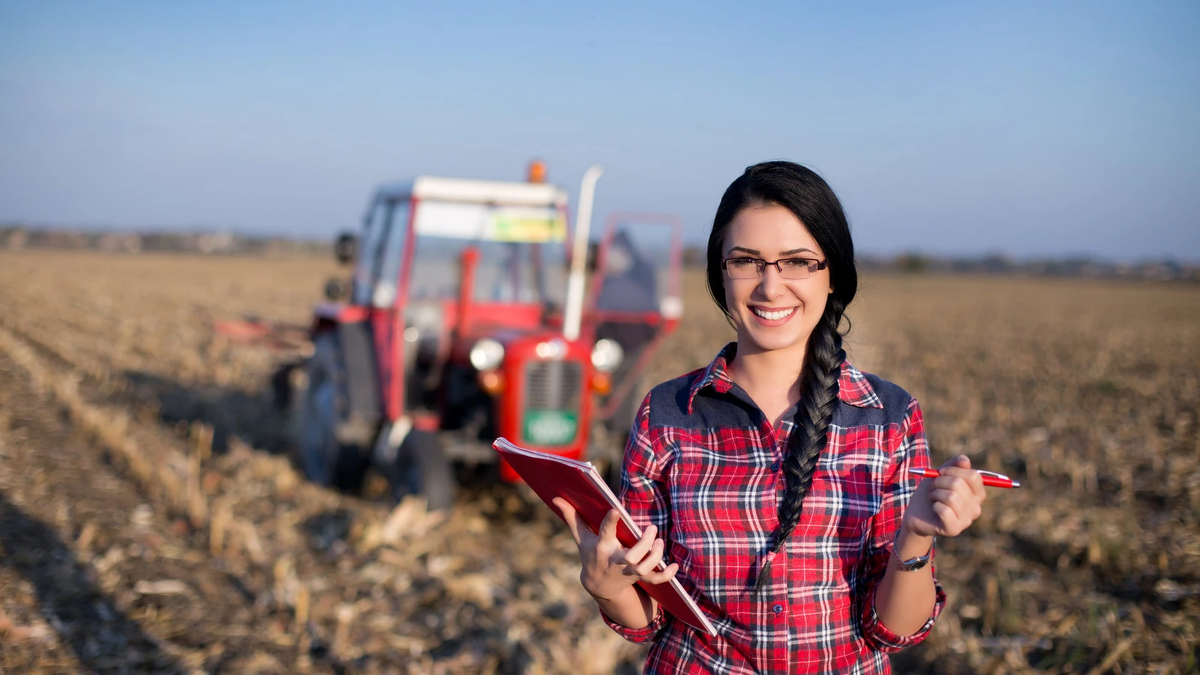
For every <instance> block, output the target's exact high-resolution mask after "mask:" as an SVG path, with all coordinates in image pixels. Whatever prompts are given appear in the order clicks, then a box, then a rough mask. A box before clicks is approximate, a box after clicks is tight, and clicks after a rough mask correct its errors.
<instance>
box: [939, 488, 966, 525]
mask: <svg viewBox="0 0 1200 675" xmlns="http://www.w3.org/2000/svg"><path fill="white" fill-rule="evenodd" d="M929 498H930V499H931V500H933V504H938V503H941V504H945V505H946V506H948V507H950V508H951V509H952V510H953V512H954V515H955V518H956V519H958V520H963V519H964V516H965V515H966V513H967V511H968V509H967V500H966V498H965V497H963V496H962V494H960V493H958V492H956V491H954V490H934V491H933V492H930V493H929Z"/></svg>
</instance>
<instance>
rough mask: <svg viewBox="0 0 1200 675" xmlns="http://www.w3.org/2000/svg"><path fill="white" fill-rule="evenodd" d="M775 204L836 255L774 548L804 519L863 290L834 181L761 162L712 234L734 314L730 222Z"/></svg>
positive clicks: (733, 193) (713, 265)
mask: <svg viewBox="0 0 1200 675" xmlns="http://www.w3.org/2000/svg"><path fill="white" fill-rule="evenodd" d="M768 205H778V206H782V207H784V208H786V209H787V210H789V211H791V212H792V213H793V214H794V215H795V216H796V217H797V218H799V219H800V222H801V223H803V224H804V227H805V228H806V229H807V230H808V232H809V234H811V235H812V237H813V239H816V240H817V244H818V245H820V247H821V250H822V251H824V252H825V259H826V260H828V261H829V283H830V286H831V287H832V289H833V292H832V293H830V295H829V298H828V300H827V301H826V304H825V312H824V314H822V315H821V319H820V320H819V321H818V322H817V325H816V327H815V328H813V332H812V335H811V336H810V337H809V340H808V346H807V349H806V350H805V357H804V363H803V364H802V372H801V380H800V407H799V410H798V411H797V413H796V419H795V420H794V424H795V426H794V428H793V430H792V434H791V437H790V439H789V441H788V455H787V457H786V458H785V459H784V463H783V467H784V476H785V479H786V481H787V490H786V492H785V493H784V497H783V501H782V502H781V503H780V505H779V529H778V530H776V532H775V536H774V537H773V538H772V541H771V552H773V553H777V552H778V551H779V550H780V549H781V548H782V547H783V544H784V542H785V541H787V538H788V535H790V534H791V533H792V530H793V529H795V527H796V524H797V523H798V522H799V521H800V507H801V505H802V504H803V503H804V496H805V495H806V494H808V489H809V487H810V486H811V485H812V479H813V474H814V473H816V469H817V459H818V457H819V456H820V454H821V451H822V450H824V449H825V443H826V438H827V434H828V431H829V424H830V421H831V420H832V419H833V411H834V409H835V408H837V402H838V377H839V375H840V374H841V369H842V363H843V362H844V361H845V360H846V352H845V350H843V349H842V333H841V332H839V330H838V329H839V327H840V325H841V322H842V314H843V313H844V312H845V311H846V306H847V305H849V304H850V301H851V300H853V299H854V294H855V292H856V291H857V290H858V272H857V270H856V269H855V267H854V242H853V241H851V238H850V226H849V224H848V223H847V222H846V215H845V213H844V212H843V211H842V204H841V202H839V201H838V198H837V195H835V194H834V193H833V190H832V189H831V188H830V187H829V184H828V183H826V182H825V181H824V180H823V179H822V178H821V177H820V176H818V175H817V174H816V173H815V172H813V171H812V170H811V169H809V168H807V167H803V166H800V165H799V164H793V163H792V162H778V161H777V162H763V163H762V164H755V165H754V166H751V167H748V168H747V169H746V171H745V172H744V173H743V174H742V175H741V176H739V177H738V178H737V180H735V181H733V183H731V184H730V185H729V188H728V189H726V190H725V194H724V195H723V196H722V197H721V204H720V206H718V207H717V215H716V217H715V218H713V227H712V232H711V233H710V234H709V236H708V270H707V277H708V292H709V294H711V295H712V297H713V300H715V301H716V303H717V306H718V307H720V308H721V311H722V312H723V313H724V314H725V317H726V318H727V319H728V318H730V313H729V306H728V305H727V304H726V302H725V284H724V276H723V274H722V272H721V260H722V258H724V256H725V251H724V247H725V237H726V234H727V233H728V232H729V224H730V223H731V222H733V219H734V218H735V217H737V214H738V213H740V212H741V211H742V210H743V209H745V208H748V207H754V206H768ZM769 572H770V563H769V562H768V563H767V565H765V566H764V567H763V570H762V572H761V573H760V574H759V576H758V579H757V580H756V582H755V587H756V588H759V587H761V586H762V583H763V580H764V579H765V578H767V577H768V576H769Z"/></svg>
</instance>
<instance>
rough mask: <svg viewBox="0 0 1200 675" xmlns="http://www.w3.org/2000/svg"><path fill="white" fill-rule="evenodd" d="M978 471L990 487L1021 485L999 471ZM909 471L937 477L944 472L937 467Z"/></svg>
mask: <svg viewBox="0 0 1200 675" xmlns="http://www.w3.org/2000/svg"><path fill="white" fill-rule="evenodd" d="M976 471H977V472H978V473H979V475H980V476H982V477H983V484H984V485H987V486H988V487H998V488H1016V487H1021V484H1020V483H1018V482H1017V481H1015V480H1013V479H1011V478H1009V477H1008V476H1005V475H1002V474H998V473H993V472H991V471H982V470H978V469H976ZM908 472H909V473H910V474H912V475H914V476H922V477H924V478H937V477H938V476H940V475H942V474H940V473H938V470H937V469H915V468H914V469H909V470H908Z"/></svg>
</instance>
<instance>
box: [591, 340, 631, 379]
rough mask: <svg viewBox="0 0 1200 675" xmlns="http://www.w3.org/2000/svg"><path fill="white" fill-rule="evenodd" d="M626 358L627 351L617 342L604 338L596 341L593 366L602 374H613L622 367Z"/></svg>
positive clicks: (593, 351)
mask: <svg viewBox="0 0 1200 675" xmlns="http://www.w3.org/2000/svg"><path fill="white" fill-rule="evenodd" d="M624 358H625V350H624V349H621V345H620V344H618V343H617V341H616V340H609V339H608V338H604V339H601V340H597V341H596V346H595V347H592V365H593V366H595V367H596V370H599V371H600V372H602V373H611V372H612V371H614V370H616V369H617V366H620V365H621V361H622V360H624Z"/></svg>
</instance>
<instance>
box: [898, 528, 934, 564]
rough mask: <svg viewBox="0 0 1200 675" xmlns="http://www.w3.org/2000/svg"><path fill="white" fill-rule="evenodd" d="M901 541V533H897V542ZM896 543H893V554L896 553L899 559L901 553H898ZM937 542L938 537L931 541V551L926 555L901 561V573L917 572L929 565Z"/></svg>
mask: <svg viewBox="0 0 1200 675" xmlns="http://www.w3.org/2000/svg"><path fill="white" fill-rule="evenodd" d="M899 540H900V533H899V532H897V533H896V541H899ZM896 541H893V542H892V551H893V553H895V555H896V557H897V558H899V557H900V553H899V552H898V551H896ZM936 542H937V537H934V538H933V539H931V540H930V541H929V550H928V551H926V552H925V555H919V556H917V557H915V558H909V559H908V560H901V561H900V571H902V572H915V571H917V570H919V569H921V568H922V567H924V566H926V565H928V564H929V559H930V558H932V557H933V545H934V544H935V543H936Z"/></svg>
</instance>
